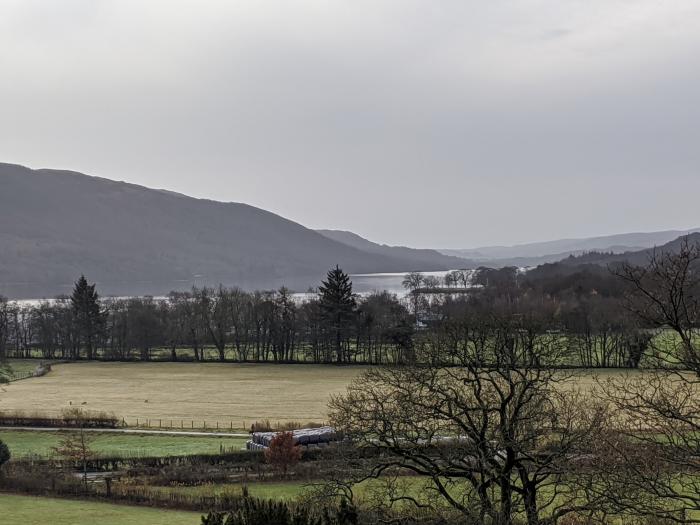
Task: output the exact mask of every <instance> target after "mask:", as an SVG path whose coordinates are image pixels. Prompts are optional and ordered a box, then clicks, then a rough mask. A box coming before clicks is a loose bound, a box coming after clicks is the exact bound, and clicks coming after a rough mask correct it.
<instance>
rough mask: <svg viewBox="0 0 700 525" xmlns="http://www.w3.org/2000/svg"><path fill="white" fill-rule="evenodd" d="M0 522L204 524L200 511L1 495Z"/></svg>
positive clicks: (30, 524) (24, 524)
mask: <svg viewBox="0 0 700 525" xmlns="http://www.w3.org/2000/svg"><path fill="white" fill-rule="evenodd" d="M0 522H2V523H7V524H8V525H10V524H20V523H21V524H22V525H45V524H47V523H51V524H52V525H78V524H84V523H99V524H100V525H143V524H148V525H197V524H198V523H200V514H199V513H196V512H182V511H173V510H161V509H151V508H144V507H128V506H124V505H110V504H107V503H93V502H86V501H73V500H63V499H52V498H39V497H33V496H14V495H9V494H0Z"/></svg>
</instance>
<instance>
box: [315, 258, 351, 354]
mask: <svg viewBox="0 0 700 525" xmlns="http://www.w3.org/2000/svg"><path fill="white" fill-rule="evenodd" d="M318 291H319V294H320V301H319V303H320V307H321V314H322V319H323V321H324V323H325V324H326V326H327V328H328V329H329V331H330V333H331V334H332V336H333V343H334V347H335V354H336V359H337V361H338V363H342V362H343V361H344V360H346V361H349V360H350V356H349V355H348V356H345V352H344V351H343V342H344V341H345V339H346V334H347V333H348V332H349V330H350V328H351V327H352V326H351V325H352V320H353V317H354V315H355V297H354V295H353V293H352V281H351V280H350V276H349V275H348V274H346V273H345V272H344V271H343V270H341V269H340V268H339V267H338V266H337V265H336V267H335V269H333V270H330V271H329V272H328V274H327V276H326V280H325V281H322V282H321V286H320V287H319V290H318Z"/></svg>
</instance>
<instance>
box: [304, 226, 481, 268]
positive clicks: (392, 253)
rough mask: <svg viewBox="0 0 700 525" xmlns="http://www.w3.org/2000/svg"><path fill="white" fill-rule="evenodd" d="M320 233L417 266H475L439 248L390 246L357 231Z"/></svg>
mask: <svg viewBox="0 0 700 525" xmlns="http://www.w3.org/2000/svg"><path fill="white" fill-rule="evenodd" d="M316 231H317V232H318V233H320V234H321V235H323V236H324V237H328V238H329V239H333V240H334V241H338V242H342V243H343V244H347V245H348V246H352V247H354V248H357V249H358V250H362V251H365V252H368V253H375V254H379V255H384V256H386V257H395V258H399V259H402V260H405V261H412V264H413V266H414V267H415V268H423V267H427V266H431V267H435V266H439V267H444V268H445V269H457V268H466V267H473V266H474V263H473V262H472V261H469V260H466V259H463V258H460V257H455V256H452V255H444V254H442V253H440V252H438V251H437V250H428V249H417V248H407V247H405V246H389V245H386V244H378V243H375V242H372V241H369V240H367V239H365V238H364V237H360V236H359V235H357V234H356V233H353V232H349V231H342V230H316Z"/></svg>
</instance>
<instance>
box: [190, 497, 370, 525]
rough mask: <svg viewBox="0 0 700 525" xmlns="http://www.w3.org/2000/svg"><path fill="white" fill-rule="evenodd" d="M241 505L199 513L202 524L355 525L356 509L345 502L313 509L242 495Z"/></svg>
mask: <svg viewBox="0 0 700 525" xmlns="http://www.w3.org/2000/svg"><path fill="white" fill-rule="evenodd" d="M242 503H243V504H242V505H241V507H240V508H238V509H236V510H234V511H231V512H228V513H224V512H210V513H209V514H208V515H207V516H202V525H356V524H357V522H358V516H357V512H356V511H355V509H354V508H353V507H351V506H350V505H348V504H347V503H344V504H343V505H341V507H340V509H337V510H336V509H314V508H313V507H311V506H308V505H295V504H291V503H285V502H282V501H272V500H259V499H254V498H245V499H243V501H242Z"/></svg>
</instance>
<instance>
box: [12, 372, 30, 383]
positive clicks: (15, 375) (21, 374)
mask: <svg viewBox="0 0 700 525" xmlns="http://www.w3.org/2000/svg"><path fill="white" fill-rule="evenodd" d="M30 377H36V374H35V373H34V372H15V373H13V374H12V375H11V376H10V377H8V378H7V379H8V381H10V382H13V381H21V380H22V379H29V378H30Z"/></svg>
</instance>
